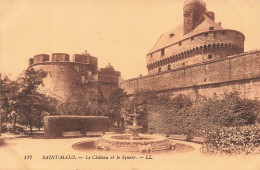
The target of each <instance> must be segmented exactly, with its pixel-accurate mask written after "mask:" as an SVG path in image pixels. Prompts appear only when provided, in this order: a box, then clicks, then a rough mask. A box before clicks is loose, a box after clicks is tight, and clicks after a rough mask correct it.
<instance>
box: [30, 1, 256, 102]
mask: <svg viewBox="0 0 260 170" xmlns="http://www.w3.org/2000/svg"><path fill="white" fill-rule="evenodd" d="M183 16H184V22H183V24H182V25H180V26H178V27H177V28H175V29H173V30H170V31H169V32H166V33H163V34H162V35H161V37H160V38H159V40H158V41H157V42H156V44H155V45H154V46H153V48H152V49H151V50H150V51H149V52H148V54H147V56H146V61H147V69H148V75H147V76H142V77H137V78H133V79H129V80H126V81H120V75H121V74H120V72H118V71H115V70H114V68H113V67H112V66H111V65H108V66H107V67H106V68H101V69H98V66H97V63H98V59H97V58H96V57H93V56H91V55H90V54H89V53H88V52H84V53H82V54H75V55H73V59H72V61H70V59H69V55H68V54H65V53H54V54H52V60H51V61H50V56H49V55H46V54H40V55H36V56H34V58H30V59H29V68H30V67H33V68H35V69H42V70H44V71H47V72H48V77H47V78H46V79H45V80H44V81H45V84H46V86H45V87H44V88H45V89H46V90H47V91H48V92H50V93H52V95H55V96H59V97H60V98H70V97H71V96H74V95H75V91H78V90H79V89H80V88H82V84H83V85H84V84H88V83H89V82H97V85H98V87H99V89H100V91H101V92H102V95H103V96H104V98H105V99H107V98H109V96H110V94H111V93H112V92H113V91H114V90H115V89H116V88H118V87H121V88H122V89H124V90H125V91H126V92H127V93H128V94H129V95H131V94H134V93H135V92H136V91H138V90H142V89H149V90H155V91H157V92H159V93H160V92H170V93H171V94H172V95H178V94H186V95H189V96H191V97H192V98H193V99H197V98H198V97H199V96H201V95H202V96H206V97H211V96H213V95H214V94H217V95H222V94H224V93H228V92H234V91H238V92H240V94H241V95H242V97H246V98H251V99H255V98H257V99H259V98H260V61H259V59H260V50H255V51H250V52H244V41H245V36H244V35H243V34H242V33H241V32H239V31H236V30H230V29H225V28H223V27H222V26H221V23H216V22H215V14H214V13H213V12H211V11H207V9H206V4H205V3H204V2H203V1H202V0H186V1H185V3H184V8H183Z"/></svg>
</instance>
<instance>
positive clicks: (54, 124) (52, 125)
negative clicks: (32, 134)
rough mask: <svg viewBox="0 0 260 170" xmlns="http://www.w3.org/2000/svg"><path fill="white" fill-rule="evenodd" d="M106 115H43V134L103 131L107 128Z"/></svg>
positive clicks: (54, 136)
mask: <svg viewBox="0 0 260 170" xmlns="http://www.w3.org/2000/svg"><path fill="white" fill-rule="evenodd" d="M108 122H109V119H108V117H105V116H45V117H44V119H43V124H44V136H45V137H47V138H56V137H61V136H62V132H70V131H80V132H81V133H82V134H83V135H85V134H86V132H105V131H107V130H108Z"/></svg>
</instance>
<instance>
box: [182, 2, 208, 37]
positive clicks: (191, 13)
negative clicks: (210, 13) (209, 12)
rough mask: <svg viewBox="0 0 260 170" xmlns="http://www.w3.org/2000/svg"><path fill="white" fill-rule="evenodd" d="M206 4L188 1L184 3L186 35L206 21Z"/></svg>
mask: <svg viewBox="0 0 260 170" xmlns="http://www.w3.org/2000/svg"><path fill="white" fill-rule="evenodd" d="M204 14H206V4H205V3H204V2H203V1H201V0H187V1H185V2H184V7H183V16H184V28H183V29H184V30H183V31H184V34H188V33H190V32H191V31H193V30H194V29H195V28H196V26H198V25H199V24H200V23H201V22H202V21H203V19H204V17H203V15H204Z"/></svg>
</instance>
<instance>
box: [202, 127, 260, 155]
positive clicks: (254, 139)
mask: <svg viewBox="0 0 260 170" xmlns="http://www.w3.org/2000/svg"><path fill="white" fill-rule="evenodd" d="M201 152H202V153H205V154H210V155H212V154H220V155H233V154H235V155H238V154H246V155H247V154H259V153H260V125H250V126H238V127H230V128H215V129H213V130H207V131H205V143H204V144H203V145H202V147H201Z"/></svg>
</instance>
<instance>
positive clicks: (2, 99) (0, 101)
mask: <svg viewBox="0 0 260 170" xmlns="http://www.w3.org/2000/svg"><path fill="white" fill-rule="evenodd" d="M0 81H1V84H0V85H1V88H0V89H1V91H0V110H1V120H2V122H7V121H9V123H11V122H12V120H13V119H16V110H15V107H14V106H15V100H14V98H15V95H16V94H17V92H18V89H19V84H18V83H17V81H12V80H10V79H9V78H8V76H4V77H2V75H1V74H0ZM14 133H15V121H14Z"/></svg>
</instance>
